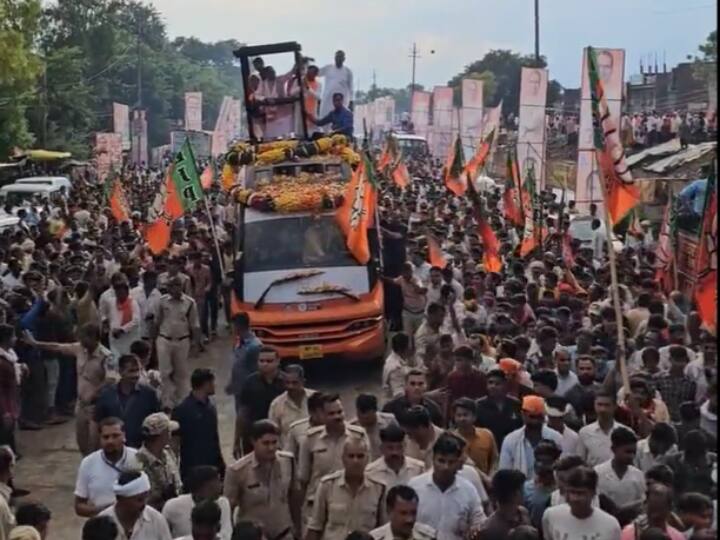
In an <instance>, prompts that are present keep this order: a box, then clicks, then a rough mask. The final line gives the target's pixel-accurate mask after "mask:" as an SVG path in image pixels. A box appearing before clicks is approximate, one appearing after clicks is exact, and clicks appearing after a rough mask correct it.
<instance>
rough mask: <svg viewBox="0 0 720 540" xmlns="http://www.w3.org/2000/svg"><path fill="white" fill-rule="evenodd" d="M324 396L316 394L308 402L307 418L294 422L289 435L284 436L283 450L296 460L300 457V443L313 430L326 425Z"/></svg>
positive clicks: (288, 432) (289, 428)
mask: <svg viewBox="0 0 720 540" xmlns="http://www.w3.org/2000/svg"><path fill="white" fill-rule="evenodd" d="M323 400H324V394H323V393H322V392H315V393H313V394H311V395H310V397H309V398H308V400H307V408H308V415H309V416H307V417H306V418H302V419H300V420H296V421H295V422H292V423H291V424H290V426H289V427H288V431H287V433H284V434H283V437H282V440H283V450H285V451H286V452H290V453H291V454H292V455H293V456H295V458H296V459H299V456H300V443H301V442H302V441H303V440H304V439H305V437H307V432H308V430H310V429H311V428H314V427H317V426H323V425H325V411H324V410H323V407H324V404H323Z"/></svg>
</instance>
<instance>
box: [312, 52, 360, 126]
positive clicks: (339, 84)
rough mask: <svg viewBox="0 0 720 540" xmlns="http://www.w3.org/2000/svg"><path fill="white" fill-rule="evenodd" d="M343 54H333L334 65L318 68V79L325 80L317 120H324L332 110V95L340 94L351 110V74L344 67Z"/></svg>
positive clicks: (348, 69)
mask: <svg viewBox="0 0 720 540" xmlns="http://www.w3.org/2000/svg"><path fill="white" fill-rule="evenodd" d="M344 63H345V53H344V52H343V51H337V52H336V53H335V63H334V64H330V65H327V66H325V67H322V68H320V77H324V78H325V85H324V86H325V92H324V94H323V99H322V101H321V102H320V114H319V115H318V118H324V117H325V116H326V115H328V114H329V113H330V111H332V109H333V100H332V97H333V95H334V94H338V93H339V94H342V95H343V102H344V103H347V104H348V108H349V109H350V110H352V108H353V97H354V96H353V74H352V71H350V68H348V67H347V66H344V65H343V64H344Z"/></svg>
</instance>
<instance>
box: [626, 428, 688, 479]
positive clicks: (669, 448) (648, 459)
mask: <svg viewBox="0 0 720 540" xmlns="http://www.w3.org/2000/svg"><path fill="white" fill-rule="evenodd" d="M676 442H677V435H676V434H675V430H674V429H673V427H672V426H671V425H670V424H666V423H664V422H658V423H656V424H655V425H654V426H653V428H652V431H651V432H650V436H649V437H647V438H646V439H642V440H640V441H638V444H637V453H636V454H635V460H634V462H633V465H635V467H637V468H638V469H640V470H641V471H642V472H643V473H646V472H648V471H649V470H650V469H651V468H653V467H654V466H655V465H660V464H662V462H663V458H664V457H665V456H666V455H667V454H670V453H674V452H677V444H676Z"/></svg>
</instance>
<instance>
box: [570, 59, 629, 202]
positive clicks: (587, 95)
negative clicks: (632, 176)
mask: <svg viewBox="0 0 720 540" xmlns="http://www.w3.org/2000/svg"><path fill="white" fill-rule="evenodd" d="M593 49H594V50H595V54H596V57H597V74H598V78H599V79H600V81H602V84H603V90H604V92H605V99H606V101H607V108H608V111H609V112H610V116H611V117H612V118H613V119H615V122H616V123H617V124H619V122H620V118H621V107H622V94H623V80H624V74H625V50H624V49H600V48H593ZM587 55H588V48H587V47H586V48H585V49H583V55H582V71H581V73H582V75H581V77H582V79H581V87H580V129H579V132H578V159H577V176H576V179H575V203H576V206H577V209H578V210H579V211H581V212H588V211H589V208H590V204H593V203H594V204H596V205H597V207H598V213H597V215H599V216H602V215H604V210H603V193H602V185H601V184H600V176H599V169H600V167H599V163H598V161H597V155H596V152H595V144H594V132H593V113H592V95H591V91H590V80H589V78H588V56H587Z"/></svg>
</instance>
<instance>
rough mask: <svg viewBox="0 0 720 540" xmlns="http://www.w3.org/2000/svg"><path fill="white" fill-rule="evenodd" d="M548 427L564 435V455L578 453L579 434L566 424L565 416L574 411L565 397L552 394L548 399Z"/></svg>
mask: <svg viewBox="0 0 720 540" xmlns="http://www.w3.org/2000/svg"><path fill="white" fill-rule="evenodd" d="M546 403H547V419H548V427H550V428H551V429H554V430H555V431H557V432H558V433H560V435H562V443H561V444H560V448H561V449H562V454H563V455H564V456H571V455H575V454H577V445H578V439H579V436H578V434H577V433H576V432H575V431H573V430H572V429H570V428H569V427H567V426H566V425H565V418H566V417H567V415H569V414H571V413H572V410H573V409H572V405H570V404H569V403H568V401H567V400H566V399H565V398H562V397H560V396H550V397H549V398H547V400H546Z"/></svg>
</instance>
